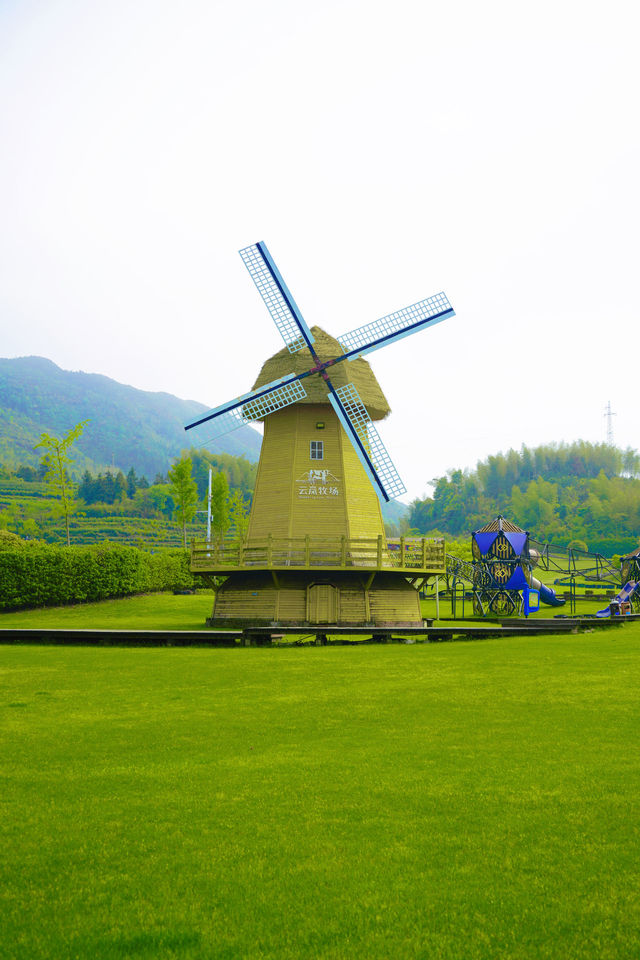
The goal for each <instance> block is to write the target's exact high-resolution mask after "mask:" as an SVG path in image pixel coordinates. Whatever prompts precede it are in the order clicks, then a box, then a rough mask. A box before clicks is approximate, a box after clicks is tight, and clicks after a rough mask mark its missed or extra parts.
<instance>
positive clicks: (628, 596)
mask: <svg viewBox="0 0 640 960" xmlns="http://www.w3.org/2000/svg"><path fill="white" fill-rule="evenodd" d="M472 556H473V560H472V562H469V561H466V560H460V559H458V558H457V557H452V556H447V589H448V591H449V592H450V596H451V613H452V616H454V617H455V616H456V615H457V614H458V613H459V609H458V608H459V606H460V605H461V606H462V612H463V615H464V605H465V600H468V599H470V600H471V601H472V604H473V612H474V614H475V616H479V617H514V616H522V615H524V616H528V614H529V613H530V612H535V610H537V604H538V602H542V603H545V604H547V605H549V606H551V607H560V606H563V605H564V604H565V603H568V607H569V612H570V613H571V614H574V613H575V608H576V599H577V598H578V595H579V593H580V592H581V591H582V592H584V591H586V593H584V595H585V596H589V595H591V594H594V593H599V594H600V595H602V594H605V595H606V594H608V595H609V597H608V598H609V599H610V603H611V604H612V609H613V611H614V615H615V610H616V606H615V605H616V604H618V605H619V606H620V605H621V604H628V608H627V607H622V608H621V612H634V611H635V612H640V588H639V586H638V584H639V583H640V549H639V550H637V551H635V552H634V553H632V554H629V555H628V556H627V557H623V558H622V561H621V569H617V568H616V567H615V566H614V565H613V563H612V561H611V560H609V559H608V558H607V557H604V556H602V555H601V554H599V553H593V552H590V551H588V550H581V549H578V548H574V547H558V546H556V545H555V544H550V543H544V542H542V541H540V540H536V539H535V538H534V537H531V536H530V535H529V533H528V532H527V531H525V530H523V529H522V528H521V527H519V526H518V525H517V524H515V523H512V522H511V521H510V520H507V519H505V518H504V517H497V518H496V519H495V520H492V521H491V523H488V524H487V525H486V526H484V527H482V528H481V529H480V530H476V531H474V532H473V533H472ZM534 571H535V574H538V575H539V576H544V579H545V580H546V581H549V580H552V582H553V587H550V586H548V584H545V583H543V582H542V581H541V580H540V579H539V577H538V576H535V575H534ZM625 585H626V586H627V587H629V589H626V587H625ZM621 587H622V590H621ZM615 594H617V596H615ZM609 609H610V608H609V606H607V608H606V609H605V610H604V611H601V612H599V613H598V616H608V615H609Z"/></svg>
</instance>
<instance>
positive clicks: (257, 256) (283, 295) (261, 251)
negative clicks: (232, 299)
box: [238, 243, 314, 353]
mask: <svg viewBox="0 0 640 960" xmlns="http://www.w3.org/2000/svg"><path fill="white" fill-rule="evenodd" d="M238 252H239V254H240V256H241V257H242V260H243V262H244V265H245V267H246V268H247V270H248V271H249V274H250V276H251V279H252V280H253V282H254V283H255V285H256V287H257V288H258V293H259V294H260V296H261V297H262V299H263V300H264V302H265V304H266V306H267V310H268V311H269V313H270V314H271V317H272V318H273V321H274V323H275V325H276V327H277V328H278V330H279V331H280V334H281V335H282V339H283V340H284V342H285V343H286V345H287V347H288V349H289V353H296V352H297V351H298V350H302V349H303V348H304V347H309V346H311V344H312V343H313V342H314V340H313V335H312V333H311V330H309V328H308V326H307V325H306V323H305V322H304V319H303V317H302V314H301V313H300V310H299V309H298V306H297V304H296V302H295V300H294V299H293V297H292V296H291V292H290V290H289V288H288V287H287V285H286V283H285V282H284V280H283V279H282V275H281V274H280V271H279V270H278V268H277V267H276V265H275V263H274V262H273V259H272V257H271V254H270V253H269V251H268V250H267V246H266V244H264V243H254V244H252V245H251V246H250V247H244V248H243V249H242V250H239V251H238Z"/></svg>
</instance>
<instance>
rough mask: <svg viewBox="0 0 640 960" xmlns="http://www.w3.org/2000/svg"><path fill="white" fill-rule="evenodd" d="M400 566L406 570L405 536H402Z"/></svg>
mask: <svg viewBox="0 0 640 960" xmlns="http://www.w3.org/2000/svg"><path fill="white" fill-rule="evenodd" d="M400 567H401V568H402V569H403V570H404V537H400Z"/></svg>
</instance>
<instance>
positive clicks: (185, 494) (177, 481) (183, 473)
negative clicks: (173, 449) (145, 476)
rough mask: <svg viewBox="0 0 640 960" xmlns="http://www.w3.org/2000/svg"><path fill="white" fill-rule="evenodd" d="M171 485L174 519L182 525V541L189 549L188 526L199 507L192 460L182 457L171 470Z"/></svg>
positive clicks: (169, 474)
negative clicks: (192, 471) (192, 473)
mask: <svg viewBox="0 0 640 960" xmlns="http://www.w3.org/2000/svg"><path fill="white" fill-rule="evenodd" d="M168 477H169V483H170V485H171V497H172V498H173V504H174V517H175V519H176V520H177V521H178V523H180V524H181V525H182V541H183V544H184V548H185V550H186V549H187V524H188V523H190V522H191V521H192V520H193V518H194V516H195V513H196V508H197V506H198V488H197V486H196V482H195V480H194V479H193V477H192V476H191V459H190V458H189V457H182V458H181V459H180V460H177V461H176V462H175V463H174V464H173V466H172V467H171V468H170V470H169V473H168Z"/></svg>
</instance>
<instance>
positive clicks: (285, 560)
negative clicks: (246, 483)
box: [191, 536, 446, 574]
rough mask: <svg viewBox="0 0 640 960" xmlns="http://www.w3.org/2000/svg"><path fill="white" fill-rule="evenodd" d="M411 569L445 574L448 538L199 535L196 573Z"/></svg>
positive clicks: (193, 565) (194, 559)
mask: <svg viewBox="0 0 640 960" xmlns="http://www.w3.org/2000/svg"><path fill="white" fill-rule="evenodd" d="M354 568H357V569H363V570H406V571H407V572H410V573H433V574H444V573H445V570H446V563H445V548H444V540H427V539H426V538H425V537H399V538H397V539H393V540H387V539H386V538H385V537H372V538H368V539H367V538H347V537H310V536H309V537H266V538H265V539H262V540H237V539H232V540H222V541H219V542H216V543H208V542H206V541H195V542H194V543H193V544H192V547H191V570H192V571H193V572H194V573H230V572H233V571H236V570H265V569H266V570H353V569H354Z"/></svg>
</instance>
